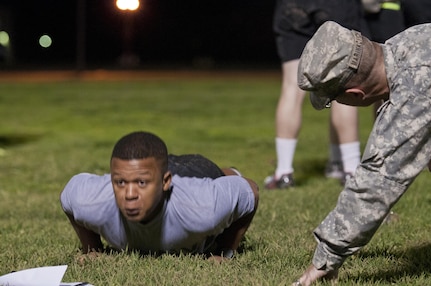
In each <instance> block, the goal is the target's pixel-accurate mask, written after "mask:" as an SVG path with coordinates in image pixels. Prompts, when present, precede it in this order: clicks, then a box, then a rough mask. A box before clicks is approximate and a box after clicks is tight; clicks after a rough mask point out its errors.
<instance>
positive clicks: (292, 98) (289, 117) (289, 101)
mask: <svg viewBox="0 0 431 286" xmlns="http://www.w3.org/2000/svg"><path fill="white" fill-rule="evenodd" d="M298 64H299V60H292V61H288V62H285V63H283V66H282V69H283V79H282V85H281V96H280V99H279V101H278V106H277V111H276V132H277V137H279V138H288V139H296V138H298V134H299V130H300V128H301V123H302V103H303V101H304V97H305V91H303V90H301V89H300V88H299V87H298V81H297V71H298Z"/></svg>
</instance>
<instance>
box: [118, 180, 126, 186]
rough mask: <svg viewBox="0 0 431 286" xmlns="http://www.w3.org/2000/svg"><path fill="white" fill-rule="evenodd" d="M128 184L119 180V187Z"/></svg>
mask: <svg viewBox="0 0 431 286" xmlns="http://www.w3.org/2000/svg"><path fill="white" fill-rule="evenodd" d="M125 184H126V182H125V181H124V180H117V186H120V187H122V186H124V185H125Z"/></svg>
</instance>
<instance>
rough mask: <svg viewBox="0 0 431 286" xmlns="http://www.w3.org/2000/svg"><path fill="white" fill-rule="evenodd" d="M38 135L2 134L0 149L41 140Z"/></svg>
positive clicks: (0, 136)
mask: <svg viewBox="0 0 431 286" xmlns="http://www.w3.org/2000/svg"><path fill="white" fill-rule="evenodd" d="M41 137H42V135H40V134H7V135H6V134H4V135H0V147H10V146H15V145H20V144H25V143H28V142H32V141H36V140H38V139H39V138H41Z"/></svg>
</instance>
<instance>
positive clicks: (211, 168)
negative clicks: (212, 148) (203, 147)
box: [168, 154, 224, 179]
mask: <svg viewBox="0 0 431 286" xmlns="http://www.w3.org/2000/svg"><path fill="white" fill-rule="evenodd" d="M168 169H169V171H171V173H172V174H173V175H178V176H181V177H197V178H213V179H215V178H218V177H221V176H224V173H223V171H222V170H221V169H220V168H219V167H218V166H217V165H216V164H215V163H214V162H212V161H211V160H209V159H207V158H205V157H204V156H202V155H198V154H187V155H173V154H169V155H168Z"/></svg>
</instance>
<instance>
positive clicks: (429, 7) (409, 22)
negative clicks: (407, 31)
mask: <svg viewBox="0 0 431 286" xmlns="http://www.w3.org/2000/svg"><path fill="white" fill-rule="evenodd" d="M401 9H402V11H403V12H404V19H405V24H406V26H407V27H411V26H414V25H418V24H423V23H430V22H431V1H429V0H401Z"/></svg>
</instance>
